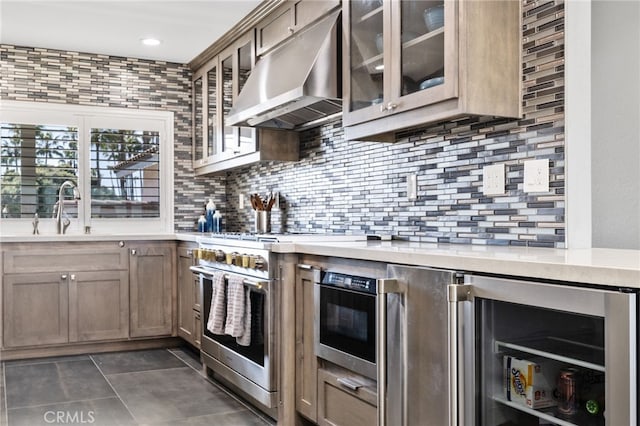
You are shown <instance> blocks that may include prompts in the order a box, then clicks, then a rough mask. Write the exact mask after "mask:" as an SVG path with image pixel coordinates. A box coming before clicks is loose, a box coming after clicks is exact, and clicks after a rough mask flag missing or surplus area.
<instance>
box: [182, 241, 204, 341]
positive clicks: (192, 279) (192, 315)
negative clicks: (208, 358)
mask: <svg viewBox="0 0 640 426" xmlns="http://www.w3.org/2000/svg"><path fill="white" fill-rule="evenodd" d="M197 247H198V245H197V244H194V243H181V244H180V245H178V336H179V337H182V338H183V339H184V340H186V341H187V342H189V343H190V344H191V345H193V346H195V347H196V348H200V333H201V328H200V327H201V321H200V288H199V287H200V280H199V277H198V275H197V274H194V273H193V272H192V271H191V269H190V267H191V266H193V265H194V256H193V250H194V249H195V248H197Z"/></svg>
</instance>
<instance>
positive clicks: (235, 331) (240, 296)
mask: <svg viewBox="0 0 640 426" xmlns="http://www.w3.org/2000/svg"><path fill="white" fill-rule="evenodd" d="M243 281H244V278H242V277H241V276H239V275H231V276H230V277H229V280H228V282H227V321H226V324H225V327H224V332H225V334H228V335H229V336H232V337H239V336H242V333H243V331H244V283H243Z"/></svg>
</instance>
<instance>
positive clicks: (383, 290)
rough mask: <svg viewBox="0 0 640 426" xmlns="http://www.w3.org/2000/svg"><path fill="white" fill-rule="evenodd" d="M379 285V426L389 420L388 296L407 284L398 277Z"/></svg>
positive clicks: (383, 425)
mask: <svg viewBox="0 0 640 426" xmlns="http://www.w3.org/2000/svg"><path fill="white" fill-rule="evenodd" d="M376 287H377V295H378V298H377V303H376V305H377V312H376V318H377V322H378V323H377V325H376V326H377V329H378V335H377V339H376V343H377V344H376V367H377V370H378V426H386V424H387V423H386V421H387V297H386V295H387V294H389V293H404V292H405V290H406V288H405V286H404V285H403V284H402V283H401V282H400V281H398V280H396V279H389V278H387V279H381V280H377V282H376Z"/></svg>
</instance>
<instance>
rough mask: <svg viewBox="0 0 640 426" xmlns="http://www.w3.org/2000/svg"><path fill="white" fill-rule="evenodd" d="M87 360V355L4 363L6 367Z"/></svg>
mask: <svg viewBox="0 0 640 426" xmlns="http://www.w3.org/2000/svg"><path fill="white" fill-rule="evenodd" d="M87 360H89V355H69V356H54V357H49V358H32V359H18V360H15V361H5V364H6V365H8V366H15V365H30V364H47V363H51V362H67V361H87Z"/></svg>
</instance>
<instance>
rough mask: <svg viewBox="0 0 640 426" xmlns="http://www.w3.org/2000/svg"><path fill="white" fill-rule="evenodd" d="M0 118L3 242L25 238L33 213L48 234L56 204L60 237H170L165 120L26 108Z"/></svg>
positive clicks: (109, 111) (112, 111)
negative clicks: (64, 222)
mask: <svg viewBox="0 0 640 426" xmlns="http://www.w3.org/2000/svg"><path fill="white" fill-rule="evenodd" d="M0 113H1V116H0V137H1V144H0V208H1V212H2V228H4V229H3V233H4V234H23V233H27V232H30V231H31V229H32V227H31V221H32V220H33V217H34V214H35V213H37V214H38V216H39V218H40V230H41V231H42V233H55V229H56V228H55V225H56V224H55V220H53V219H52V218H54V217H55V216H56V214H57V210H58V208H59V207H58V205H59V204H61V206H62V209H63V210H62V213H63V215H64V216H65V217H66V218H69V219H70V220H71V222H72V224H71V226H70V228H69V230H68V231H67V233H71V232H73V231H75V232H78V233H79V232H84V230H85V229H87V227H90V229H91V232H105V233H120V234H122V233H148V232H156V233H157V232H172V228H173V225H172V224H173V185H172V176H173V163H172V161H171V159H172V157H173V114H172V113H170V112H155V111H140V110H127V109H121V108H99V107H81V106H74V105H54V104H42V103H27V102H5V103H3V105H2V106H0ZM67 181H70V182H71V183H72V184H70V183H67V184H65V185H63V183H64V182H67ZM74 186H75V187H77V189H76V188H74ZM74 191H75V192H74ZM60 201H62V202H60ZM8 224H11V225H10V226H9V225H8Z"/></svg>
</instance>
